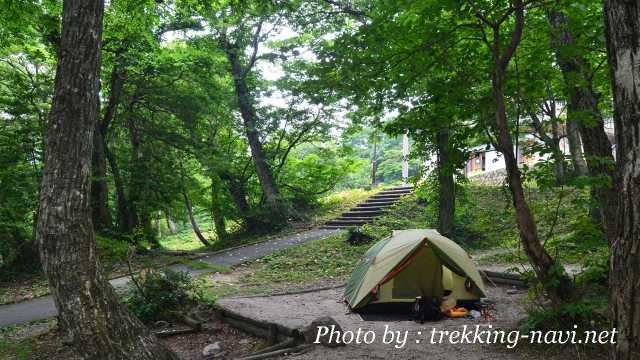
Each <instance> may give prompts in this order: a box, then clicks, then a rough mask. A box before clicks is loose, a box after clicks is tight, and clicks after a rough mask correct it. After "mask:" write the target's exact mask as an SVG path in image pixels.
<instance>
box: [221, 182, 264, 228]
mask: <svg viewBox="0 0 640 360" xmlns="http://www.w3.org/2000/svg"><path fill="white" fill-rule="evenodd" d="M222 178H223V180H225V181H226V182H227V186H228V188H229V192H230V193H231V197H232V198H233V202H234V203H235V205H236V208H238V212H239V213H240V215H241V216H242V220H243V221H244V226H245V228H246V229H249V230H256V226H257V222H256V221H255V218H254V217H253V214H251V208H250V207H249V203H248V202H247V190H246V187H245V184H244V183H243V182H242V181H239V180H238V179H234V178H233V177H232V176H231V175H230V174H223V175H222Z"/></svg>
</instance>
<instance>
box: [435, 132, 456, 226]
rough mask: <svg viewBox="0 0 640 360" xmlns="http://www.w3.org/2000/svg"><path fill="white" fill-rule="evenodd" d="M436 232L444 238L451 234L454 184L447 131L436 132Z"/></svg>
mask: <svg viewBox="0 0 640 360" xmlns="http://www.w3.org/2000/svg"><path fill="white" fill-rule="evenodd" d="M436 136H437V146H438V189H439V195H438V231H439V232H440V234H442V235H444V236H449V235H451V234H452V232H453V226H454V215H455V204H456V183H455V180H454V178H453V168H452V166H451V164H450V162H451V160H450V154H449V152H450V149H449V129H442V130H440V131H439V132H438V134H437V135H436Z"/></svg>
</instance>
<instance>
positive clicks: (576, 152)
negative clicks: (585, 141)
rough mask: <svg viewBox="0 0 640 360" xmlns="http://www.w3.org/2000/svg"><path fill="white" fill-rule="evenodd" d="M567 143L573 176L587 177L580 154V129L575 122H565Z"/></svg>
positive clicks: (582, 155)
mask: <svg viewBox="0 0 640 360" xmlns="http://www.w3.org/2000/svg"><path fill="white" fill-rule="evenodd" d="M567 141H569V153H570V154H571V163H572V164H573V175H574V176H587V175H589V168H587V162H586V161H585V159H584V153H583V152H582V140H581V139H580V128H579V127H578V124H577V123H576V121H575V120H567Z"/></svg>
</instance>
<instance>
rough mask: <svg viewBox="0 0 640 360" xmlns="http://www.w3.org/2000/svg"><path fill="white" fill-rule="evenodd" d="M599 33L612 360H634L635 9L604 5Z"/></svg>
mask: <svg viewBox="0 0 640 360" xmlns="http://www.w3.org/2000/svg"><path fill="white" fill-rule="evenodd" d="M604 14H605V28H606V35H607V52H608V55H609V67H610V71H611V82H612V89H613V98H614V121H615V129H616V142H617V149H616V153H617V156H616V160H617V169H618V172H619V173H618V176H619V177H618V180H619V181H618V185H619V192H618V196H617V201H618V213H617V214H616V218H617V219H618V222H617V228H616V231H615V236H614V237H613V239H611V245H612V246H611V260H610V262H609V264H610V267H611V268H610V276H609V286H610V291H611V298H610V302H611V308H612V318H613V327H615V328H617V330H618V331H619V335H618V337H617V339H616V345H615V346H614V348H613V351H612V354H611V355H612V358H613V359H614V360H635V359H640V295H639V294H640V67H639V66H638V61H639V59H640V4H638V2H637V1H628V0H626V1H625V0H606V1H605V8H604Z"/></svg>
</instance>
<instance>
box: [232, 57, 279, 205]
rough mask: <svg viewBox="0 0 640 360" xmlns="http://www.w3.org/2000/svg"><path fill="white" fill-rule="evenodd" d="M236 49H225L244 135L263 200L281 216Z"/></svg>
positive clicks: (277, 197) (274, 185) (277, 194)
mask: <svg viewBox="0 0 640 360" xmlns="http://www.w3.org/2000/svg"><path fill="white" fill-rule="evenodd" d="M237 51H238V50H237V49H227V58H228V59H229V63H230V64H231V72H232V74H233V81H234V85H235V91H236V98H237V100H238V106H239V107H240V114H241V116H242V120H243V124H244V130H245V134H246V136H247V140H248V141H249V147H250V148H251V158H252V159H253V163H254V165H255V167H256V174H257V175H258V180H259V181H260V187H261V188H262V192H263V194H264V198H265V200H266V202H267V204H268V205H269V207H270V208H271V210H272V211H275V213H274V215H276V216H277V215H279V214H281V211H282V208H281V206H280V205H281V204H280V200H279V191H278V187H277V186H276V183H275V181H274V178H273V173H272V171H271V169H270V168H269V164H268V163H267V157H266V155H265V153H264V149H263V147H262V143H261V141H260V134H259V133H258V127H257V115H256V110H255V108H254V105H253V103H254V101H253V98H252V97H251V93H250V92H249V88H248V87H247V82H246V78H245V76H244V75H243V73H244V72H243V70H242V66H241V64H240V59H239V58H238V54H237Z"/></svg>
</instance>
